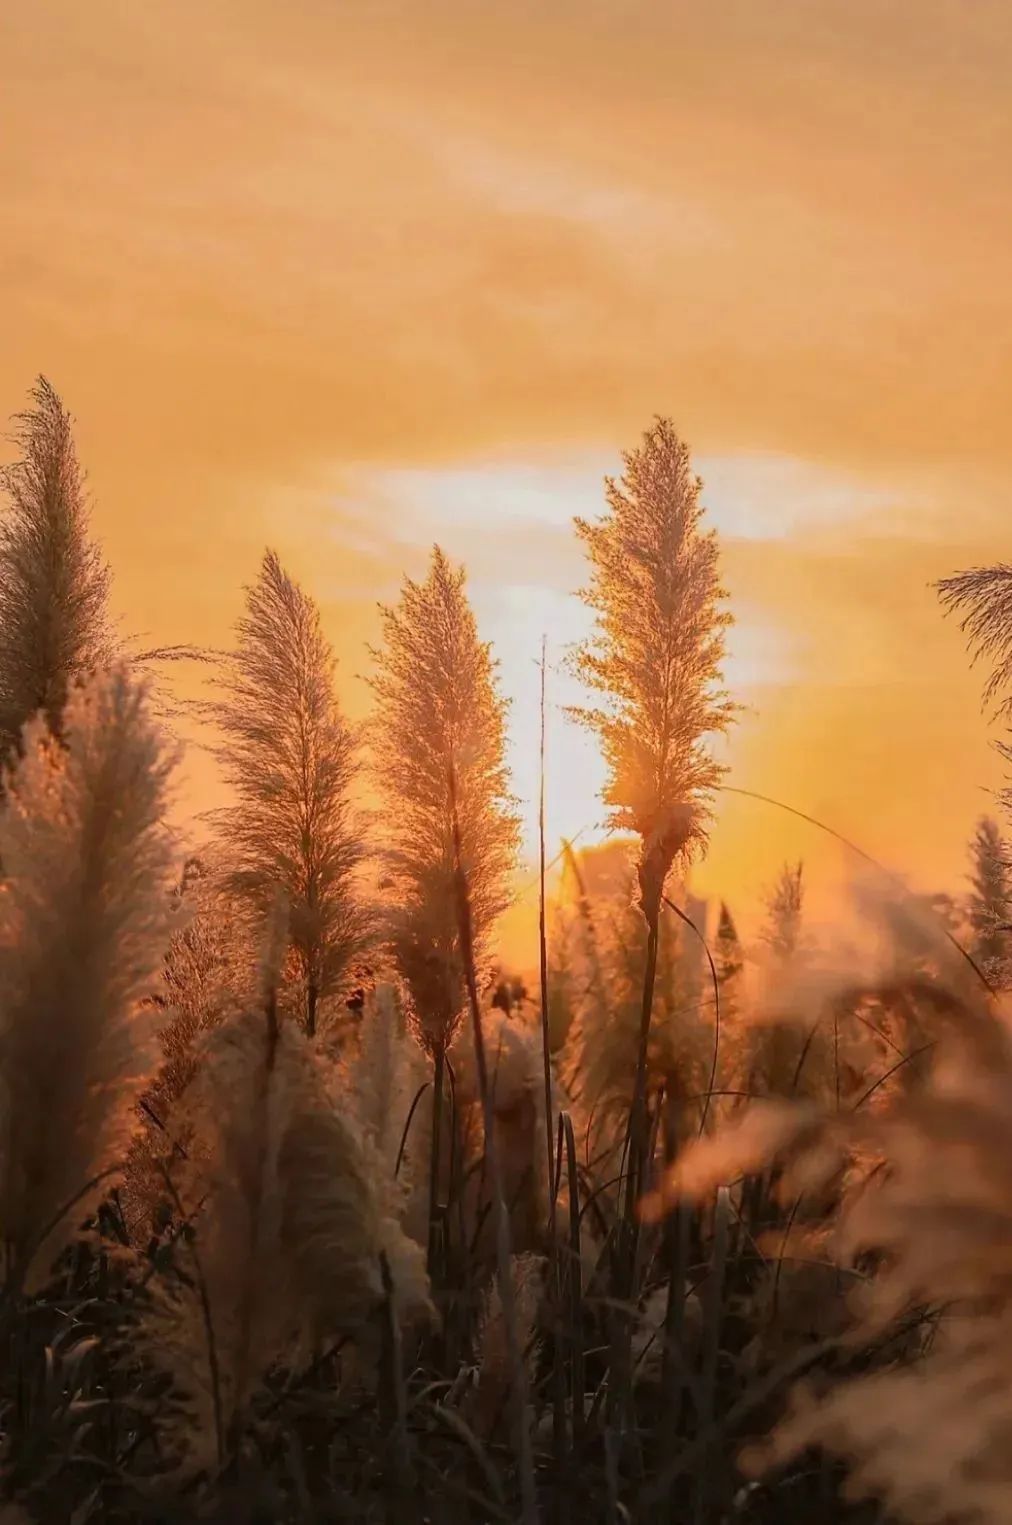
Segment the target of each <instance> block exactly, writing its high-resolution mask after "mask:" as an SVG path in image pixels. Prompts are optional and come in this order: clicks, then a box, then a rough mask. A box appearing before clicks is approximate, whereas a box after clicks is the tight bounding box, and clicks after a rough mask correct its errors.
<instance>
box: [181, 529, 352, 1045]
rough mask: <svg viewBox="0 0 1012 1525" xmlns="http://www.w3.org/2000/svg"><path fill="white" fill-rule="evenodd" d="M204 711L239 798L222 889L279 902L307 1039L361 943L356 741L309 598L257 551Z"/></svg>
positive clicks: (226, 835) (229, 821)
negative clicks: (283, 903) (255, 568)
mask: <svg viewBox="0 0 1012 1525" xmlns="http://www.w3.org/2000/svg"><path fill="white" fill-rule="evenodd" d="M236 629H237V636H238V640H237V644H236V648H235V650H234V651H233V652H232V653H230V654H229V656H228V657H227V658H225V659H224V661H223V665H222V671H221V677H220V687H221V693H222V697H221V698H220V699H218V700H216V701H215V702H213V703H212V704H210V705H208V706H207V713H208V716H209V718H210V719H211V720H212V721H213V722H214V724H215V725H216V726H217V728H218V731H219V733H220V736H221V741H220V743H219V745H218V749H217V751H218V757H219V760H220V762H221V764H222V767H223V771H224V774H225V777H226V779H227V781H228V783H229V784H230V786H231V788H232V791H233V793H234V795H235V798H236V803H235V804H234V805H230V806H227V807H225V808H223V809H221V810H219V811H218V812H216V814H215V818H214V819H215V826H216V830H217V836H218V842H219V844H220V848H221V851H222V855H223V856H224V857H225V858H226V860H227V865H228V866H227V869H226V873H225V876H224V883H225V885H226V886H227V888H228V889H230V890H231V891H232V892H233V893H234V894H235V895H236V896H237V897H239V899H240V900H241V901H242V902H244V903H245V904H246V905H247V906H248V907H249V909H250V911H251V913H252V915H253V917H254V919H255V920H256V921H257V922H258V923H262V921H263V918H264V917H265V915H266V914H267V911H268V908H269V906H270V905H271V903H272V901H273V898H274V896H275V894H276V893H277V892H278V890H281V891H283V893H284V895H285V897H286V900H287V903H288V925H289V953H290V959H291V961H292V963H293V965H294V978H295V985H296V989H297V993H298V996H299V998H300V1001H301V1005H302V1013H303V1016H302V1020H303V1023H304V1026H305V1029H306V1032H307V1033H308V1034H309V1036H310V1037H312V1036H313V1035H314V1034H315V1032H316V1029H317V1025H318V1020H319V1015H320V1010H321V1003H325V1002H326V1001H327V1000H328V999H329V998H330V997H332V996H334V995H335V994H337V993H339V992H340V991H341V990H342V988H343V986H344V984H345V982H346V981H347V980H348V977H349V975H350V973H351V971H352V968H353V966H354V964H355V961H356V959H357V958H358V957H359V956H360V955H361V953H362V950H363V948H364V946H365V943H366V940H367V931H368V928H367V923H366V918H365V913H364V910H363V907H362V905H361V903H360V901H359V898H358V896H357V893H356V885H355V878H356V869H357V867H358V864H359V862H360V860H361V857H362V848H361V843H360V839H359V832H358V826H357V823H356V821H355V818H354V814H353V811H352V807H351V804H350V798H349V796H350V790H351V786H352V782H353V779H354V775H355V745H354V738H353V735H352V732H351V730H350V728H349V726H348V724H347V722H346V721H345V720H344V718H343V716H342V714H341V712H340V709H339V707H338V704H337V700H336V698H335V695H334V687H333V668H334V661H333V656H332V653H331V650H330V647H329V645H328V643H327V641H326V639H325V637H324V634H323V630H322V627H321V623H320V615H319V611H318V609H317V607H316V605H315V604H314V603H313V601H312V599H310V598H309V596H308V595H307V594H306V593H304V592H303V590H302V589H301V588H300V587H299V586H298V585H297V584H296V583H294V582H293V581H292V579H291V578H290V577H289V576H288V575H287V573H286V572H285V571H284V569H283V568H282V566H281V563H280V561H279V560H278V558H277V556H276V555H275V553H274V552H273V551H268V552H266V554H265V555H264V558H263V561H262V563H261V566H260V573H259V576H258V578H257V580H256V582H255V583H254V584H253V585H252V586H251V587H249V588H247V590H246V606H245V610H244V612H243V615H242V617H241V619H240V620H239V622H238V625H237V627H236Z"/></svg>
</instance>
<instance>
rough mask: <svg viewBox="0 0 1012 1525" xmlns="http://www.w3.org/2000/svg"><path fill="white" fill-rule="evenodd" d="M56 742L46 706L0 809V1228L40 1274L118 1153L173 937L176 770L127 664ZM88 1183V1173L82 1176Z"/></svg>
mask: <svg viewBox="0 0 1012 1525" xmlns="http://www.w3.org/2000/svg"><path fill="white" fill-rule="evenodd" d="M64 733H65V741H66V745H65V747H60V746H57V745H56V743H55V742H54V741H53V740H52V738H51V736H50V735H49V733H48V730H47V728H46V725H45V721H44V720H43V719H42V717H39V718H38V719H36V720H35V721H33V722H31V724H30V725H29V726H28V727H27V729H26V732H25V737H24V756H23V758H22V760H21V762H20V764H19V766H18V768H17V770H16V771H15V772H14V774H13V775H12V776H11V779H10V786H9V795H8V800H7V804H6V808H5V810H4V811H3V814H2V815H0V856H2V860H3V864H4V872H5V884H4V894H3V896H2V897H0V1088H2V1093H3V1102H2V1107H0V1119H2V1121H0V1236H2V1239H3V1241H4V1244H5V1246H6V1257H7V1263H6V1274H7V1277H8V1279H9V1280H11V1279H13V1280H14V1281H19V1280H20V1279H21V1278H23V1277H24V1276H25V1275H26V1273H27V1272H28V1271H29V1268H30V1267H31V1268H32V1269H33V1270H36V1271H38V1273H39V1274H42V1273H44V1271H45V1270H46V1268H47V1267H48V1265H49V1264H50V1263H51V1261H52V1258H53V1256H54V1254H55V1253H56V1251H57V1250H58V1249H59V1247H60V1245H61V1244H62V1243H63V1242H64V1241H65V1239H66V1238H67V1236H68V1234H69V1233H71V1232H72V1231H73V1230H74V1228H75V1227H76V1225H77V1224H78V1223H80V1222H81V1221H82V1219H83V1218H84V1217H85V1216H86V1213H87V1210H88V1208H89V1206H90V1205H91V1204H92V1202H93V1201H94V1195H95V1192H94V1189H92V1187H93V1186H95V1187H97V1186H98V1183H99V1182H100V1180H101V1179H102V1178H103V1176H104V1173H105V1172H107V1171H109V1170H110V1169H111V1168H112V1167H114V1166H115V1165H117V1164H118V1163H119V1162H120V1161H121V1160H122V1158H123V1155H124V1152H125V1149H126V1146H127V1144H128V1141H129V1138H130V1135H131V1133H132V1131H133V1126H134V1120H135V1119H134V1102H135V1100H136V1097H137V1094H138V1090H139V1088H140V1087H141V1085H142V1084H143V1083H144V1081H145V1080H146V1079H147V1078H148V1076H149V1074H150V1072H151V1070H152V1068H153V1066H154V1064H155V1063H156V1061H157V1044H156V1041H155V1040H156V1032H155V1028H154V1016H155V1011H154V1008H153V1007H152V1005H151V1003H150V999H149V998H150V996H151V995H152V993H153V992H154V991H155V989H156V988H157V986H158V981H159V978H160V975H161V968H162V960H163V958H164V954H165V949H166V946H167V944H168V940H169V936H170V932H171V922H170V916H171V912H170V905H171V902H170V895H169V882H168V867H169V862H168V855H169V849H168V844H167V840H166V837H165V834H164V830H163V826H162V813H163V808H164V804H165V790H166V783H167V779H168V774H169V770H170V763H169V760H168V759H167V757H166V754H165V751H164V746H163V743H162V740H161V738H160V734H159V732H158V730H157V728H156V727H155V725H154V724H153V722H152V720H151V718H150V717H149V715H148V713H147V711H146V708H145V701H144V695H143V691H142V690H141V689H140V688H139V687H137V686H136V685H135V684H133V683H132V682H131V681H130V679H129V678H128V677H127V675H126V673H125V672H124V671H122V670H121V671H116V672H114V673H113V674H111V675H109V676H105V675H103V676H99V677H97V678H95V679H93V680H92V681H91V683H90V684H89V685H87V686H86V687H82V688H79V689H76V690H75V691H74V692H73V693H72V694H71V696H70V699H69V702H68V705H67V709H66V715H65V727H64ZM89 1183H91V1185H90V1184H89Z"/></svg>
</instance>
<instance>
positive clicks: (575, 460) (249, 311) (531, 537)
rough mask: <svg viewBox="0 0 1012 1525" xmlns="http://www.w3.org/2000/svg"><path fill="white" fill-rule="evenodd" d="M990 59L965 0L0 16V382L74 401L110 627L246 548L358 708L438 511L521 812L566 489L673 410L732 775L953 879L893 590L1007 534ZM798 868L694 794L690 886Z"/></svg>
mask: <svg viewBox="0 0 1012 1525" xmlns="http://www.w3.org/2000/svg"><path fill="white" fill-rule="evenodd" d="M1010 72H1012V10H1010V8H1009V6H1008V4H1007V3H1006V0H972V3H970V0H890V3H888V4H887V3H883V0H789V3H788V0H762V3H758V0H734V3H732V0H713V3H712V4H707V5H700V4H698V3H696V0H694V3H691V4H689V3H681V0H676V3H672V0H665V3H661V0H579V3H577V0H547V3H546V0H539V3H535V0H501V3H499V0H484V3H477V0H400V3H394V0H390V3H384V0H368V3H366V0H341V3H335V0H287V3H285V4H281V3H280V0H270V3H268V0H233V3H226V0H200V3H197V0H173V3H171V4H169V3H167V0H166V3H160V0H152V3H149V4H143V5H142V4H123V3H122V0H88V3H87V4H82V3H80V0H32V4H31V5H15V4H14V3H13V0H0V75H2V88H0V209H2V210H0V219H2V221H0V297H2V299H3V309H2V310H3V314H4V317H3V343H2V345H0V409H2V410H3V411H14V410H15V409H16V408H17V407H19V406H20V405H21V403H22V400H23V397H24V394H25V391H26V389H27V386H28V385H29V383H30V381H31V379H32V377H33V375H34V374H35V372H37V371H38V370H40V369H41V370H44V371H45V372H46V373H47V374H48V375H49V376H50V377H51V379H52V380H53V381H54V382H55V384H56V385H57V386H58V387H59V389H60V390H61V391H62V393H63V394H64V396H65V397H66V399H67V401H68V403H69V405H70V406H71V407H72V409H73V411H74V412H75V414H76V416H77V419H78V426H79V440H80V446H81V452H82V455H83V456H84V458H85V461H86V463H87V465H88V467H89V470H90V474H91V479H92V485H93V489H94V494H95V501H96V525H97V528H98V530H99V532H100V533H101V535H102V537H103V539H104V541H105V543H106V547H107V550H108V553H109V555H110V558H111V560H112V561H113V564H114V567H115V570H116V573H117V584H116V596H117V602H118V607H119V609H120V611H121V612H122V615H123V618H124V622H125V624H126V626H127V627H128V628H130V629H133V630H138V631H144V632H146V633H148V634H149V635H150V636H151V637H152V638H153V639H156V640H159V641H182V640H194V641H208V642H215V643H220V642H222V641H223V640H224V639H225V638H226V635H227V630H228V627H229V625H230V623H231V621H232V620H233V619H234V617H235V614H236V612H237V609H238V603H239V588H240V585H241V583H242V582H243V581H244V580H245V579H247V578H248V577H249V576H250V575H251V574H252V572H253V571H254V569H255V565H256V561H257V558H258V556H259V553H260V550H261V548H262V546H263V544H264V542H265V541H267V540H269V541H270V542H271V543H273V544H274V545H275V546H276V547H277V549H278V550H279V551H280V553H281V554H282V557H283V558H284V559H285V561H286V563H287V564H288V565H289V566H290V568H291V569H292V570H293V572H294V573H295V574H296V575H298V576H299V577H301V578H302V579H303V580H304V581H305V583H306V585H307V587H308V588H309V589H310V591H312V592H313V593H314V594H315V595H316V596H317V597H318V598H319V600H320V602H321V604H322V606H323V608H324V610H325V614H326V619H327V624H328V629H329V631H330V633H331V635H332V636H333V639H334V641H335V645H336V646H337V649H338V651H339V653H340V655H341V658H342V675H343V676H342V685H343V687H344V691H345V694H346V697H347V702H348V703H349V705H350V707H351V708H352V709H353V710H354V711H356V712H357V711H359V710H360V709H361V707H362V702H363V701H362V689H361V685H360V684H359V683H358V682H357V680H356V677H355V675H356V674H357V673H359V672H361V671H362V669H363V666H364V657H363V656H362V655H361V642H362V640H363V638H364V637H367V636H369V635H371V634H372V633H373V631H374V629H375V620H374V613H373V605H374V601H375V599H376V598H377V597H389V596H391V595H392V594H393V593H394V592H395V590H396V583H397V579H398V576H399V573H400V571H401V570H402V569H405V568H406V569H408V570H411V571H418V570H419V569H420V567H421V566H422V564H423V560H424V556H425V554H426V547H427V545H428V544H429V543H430V542H431V540H432V539H433V538H434V536H437V535H438V536H439V538H440V539H441V541H442V542H443V543H444V544H445V547H446V549H447V550H448V551H449V552H450V553H451V555H454V556H456V557H458V558H463V559H464V560H465V561H466V562H467V563H468V565H469V567H470V569H471V574H472V587H473V592H474V597H475V602H476V605H477V607H478V611H479V615H480V617H481V619H482V622H483V625H484V627H485V628H486V630H487V632H488V634H489V635H491V636H494V637H495V638H496V640H497V643H498V644H499V646H500V649H501V654H502V656H503V659H504V681H505V682H506V686H507V688H508V689H509V690H510V692H511V693H512V694H514V696H515V701H516V702H515V714H514V721H515V724H514V737H515V757H516V761H517V777H518V790H519V792H520V793H521V795H522V796H524V797H525V798H527V799H528V800H529V798H530V795H531V793H532V790H533V786H534V775H533V771H532V750H531V744H532V739H533V735H534V727H535V721H536V715H535V712H534V708H533V682H532V672H533V670H532V668H531V666H530V663H531V661H532V659H533V657H534V656H535V655H536V652H537V648H538V645H539V642H540V635H541V630H542V629H543V628H545V627H546V626H547V628H548V630H549V637H550V640H551V642H552V647H553V653H554V654H555V655H556V656H557V655H558V653H559V651H560V649H561V647H562V645H563V643H564V641H565V640H568V639H570V638H572V636H573V635H575V634H578V633H579V629H580V615H579V612H578V610H577V609H575V608H574V607H573V606H572V604H571V603H570V602H569V600H568V598H567V594H568V591H569V590H570V589H572V588H573V587H574V586H575V585H577V584H578V583H579V581H580V577H581V569H580V563H579V555H578V551H577V548H576V547H575V545H574V544H573V541H572V538H571V536H570V535H569V532H568V529H567V522H568V519H569V517H570V515H571V514H572V513H573V512H583V513H592V512H594V510H595V508H596V506H597V504H598V503H599V501H600V490H599V486H598V484H599V480H600V476H601V474H602V472H603V471H605V470H608V469H613V468H614V467H615V465H616V464H617V452H618V450H619V449H620V448H621V447H622V446H623V445H627V444H632V443H634V442H635V440H636V437H637V435H638V433H639V431H640V430H641V429H642V428H643V427H644V426H645V425H646V424H647V423H648V422H649V420H650V417H651V416H652V414H654V413H655V412H665V413H669V414H670V415H671V416H672V417H674V419H675V420H676V422H677V424H678V426H679V428H680V429H681V431H682V432H683V433H684V435H685V436H686V438H687V439H688V440H689V441H690V443H691V444H692V446H693V449H694V451H695V453H696V455H697V457H698V458H699V461H700V466H701V469H702V471H703V474H704V476H705V478H706V480H707V495H706V496H707V501H708V503H709V504H710V506H711V508H712V511H713V516H714V522H716V523H717V524H718V526H719V527H720V528H721V530H722V532H723V533H724V535H725V537H726V557H725V567H726V578H727V582H728V586H729V587H730V589H731V591H732V593H733V595H734V599H735V608H736V611H737V613H738V617H739V624H738V627H737V629H736V631H735V632H734V635H733V639H732V660H731V663H730V667H729V677H730V678H731V680H732V682H733V684H734V686H735V688H736V689H737V690H738V691H739V695H740V697H742V698H743V699H744V700H745V701H746V702H747V703H748V704H750V705H751V706H752V707H753V708H752V711H751V712H750V713H749V715H748V716H747V717H746V718H745V720H744V722H743V724H742V725H741V727H740V729H739V734H738V736H737V738H736V740H735V742H734V743H733V745H732V748H731V751H730V754H729V756H730V761H731V763H732V768H733V780H732V781H734V782H737V783H740V784H741V785H743V786H745V787H751V788H758V789H760V790H764V791H768V792H771V793H774V794H777V795H779V796H780V797H782V798H785V799H788V800H790V801H791V802H793V803H795V804H797V805H799V806H800V807H801V808H803V809H806V810H809V811H813V812H815V813H816V814H822V815H824V816H825V817H826V818H827V819H829V820H831V821H832V822H833V823H834V824H835V825H837V826H838V827H840V828H841V829H843V830H845V831H848V832H851V833H853V834H854V835H855V836H856V837H857V838H858V839H859V840H860V841H861V842H862V843H863V844H865V845H866V846H867V847H869V848H870V849H871V850H872V851H874V852H877V853H879V854H880V855H881V856H883V857H885V858H887V859H888V860H889V861H890V862H891V863H893V864H895V865H896V866H897V867H900V868H903V869H905V870H909V872H910V873H911V875H912V877H913V878H914V880H915V881H917V882H919V883H923V884H926V885H927V884H932V885H933V884H934V883H935V882H936V881H939V882H941V881H945V882H952V881H953V880H954V879H955V877H956V876H957V875H958V874H959V873H961V871H962V861H961V855H962V844H963V842H964V840H965V838H966V836H967V834H968V831H969V829H970V825H971V823H972V819H973V816H974V815H975V814H976V813H977V812H978V810H979V809H980V808H981V806H982V805H983V804H984V803H986V798H985V796H984V794H983V793H982V790H983V789H984V788H986V787H988V786H993V785H994V784H995V783H996V782H997V780H998V776H999V772H998V766H997V762H996V760H995V759H994V757H993V755H992V754H991V753H990V752H989V749H988V737H987V732H986V728H985V726H984V724H983V721H982V720H981V717H980V714H979V709H978V703H977V696H978V683H977V679H976V677H975V676H972V675H969V674H968V673H967V671H966V664H965V659H964V656H963V653H962V648H961V642H960V639H959V636H958V632H957V631H956V630H955V628H954V627H953V626H952V625H951V624H950V623H947V622H943V620H942V619H941V617H940V615H939V612H938V609H937V605H936V603H935V600H934V596H933V594H932V593H931V591H930V589H929V587H928V584H929V583H930V582H931V580H932V579H934V578H936V577H938V576H939V575H944V574H945V573H947V572H949V571H951V570H953V569H955V568H957V567H959V566H963V565H966V564H967V563H969V562H973V561H976V560H979V559H983V558H995V557H1007V556H1008V554H1009V547H1008V543H1007V539H1006V537H1005V535H1004V534H1003V516H1004V514H1005V513H1006V504H1007V501H1008V496H1009V491H1010V487H1012V480H1010V479H1012V430H1010V428H1009V423H1008V421H1009V418H1010V417H1012V282H1010V281H1009V279H1008V262H1009V253H1008V251H1009V249H1010V247H1012V185H1010V178H1009V174H1008V165H1009V164H1010V163H1012V111H1010V109H1009V105H1008V79H1009V77H1010ZM556 695H557V697H558V698H559V699H562V698H565V697H567V696H568V695H567V692H566V690H565V687H564V685H563V684H562V682H561V680H557V683H556ZM552 747H553V752H554V755H555V759H556V768H555V789H554V802H553V826H554V828H555V829H556V830H557V831H562V830H565V831H575V830H577V829H578V828H579V826H580V825H581V824H583V823H584V822H586V821H592V820H593V819H594V809H595V807H594V805H593V790H594V786H595V783H596V780H597V773H596V770H595V765H594V761H593V758H592V757H591V756H590V755H589V754H588V753H587V752H586V749H585V748H582V743H581V742H580V741H579V740H578V739H574V738H572V737H571V736H569V735H568V734H566V733H565V732H564V730H563V727H562V724H561V721H559V720H557V719H556V718H553V729H552ZM581 748H582V750H581ZM806 833H807V834H806ZM812 851H814V844H813V840H812V836H811V833H810V832H807V828H801V827H795V826H793V825H791V824H790V823H789V822H788V821H787V820H786V819H785V818H780V817H776V816H774V815H773V814H772V813H770V812H769V811H766V810H765V809H764V808H763V807H759V806H757V805H746V804H745V803H744V802H742V801H735V802H733V803H729V804H728V806H727V809H726V811H725V813H724V815H723V818H722V821H721V823H720V826H719V828H718V831H717V834H716V836H715V840H714V851H713V858H712V861H711V865H710V867H709V869H708V871H707V874H706V875H704V879H705V880H706V882H708V883H717V882H720V883H721V884H733V885H734V887H735V888H736V890H740V892H741V893H742V894H746V893H752V892H753V891H754V889H755V888H756V886H757V885H758V884H759V883H761V882H762V880H763V879H765V878H768V877H769V875H770V874H771V873H772V871H773V870H774V868H775V866H776V862H777V860H778V859H779V858H780V857H782V856H784V855H785V854H786V853H793V854H797V853H799V852H805V853H811V852H812Z"/></svg>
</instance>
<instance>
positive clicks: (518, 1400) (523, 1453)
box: [449, 761, 539, 1525]
mask: <svg viewBox="0 0 1012 1525" xmlns="http://www.w3.org/2000/svg"><path fill="white" fill-rule="evenodd" d="M449 785H450V809H451V815H452V821H453V854H454V878H455V880H456V888H457V917H458V923H459V928H460V950H461V955H462V959H463V964H464V978H465V982H466V985H467V999H468V1006H469V1008H470V1013H471V1032H472V1037H473V1040H474V1062H475V1069H476V1070H477V1073H478V1092H479V1095H480V1098H481V1108H482V1120H483V1123H484V1130H485V1159H486V1162H487V1165H488V1175H489V1180H490V1183H491V1187H492V1201H493V1209H494V1212H495V1218H496V1235H495V1241H496V1262H497V1266H496V1269H497V1273H498V1278H499V1297H500V1300H501V1303H502V1311H503V1323H504V1324H505V1327H506V1342H507V1348H508V1351H509V1358H510V1366H511V1368H512V1373H511V1375H512V1399H513V1404H512V1407H513V1420H514V1445H515V1447H516V1456H517V1462H518V1465H519V1470H520V1493H521V1519H522V1522H523V1525H537V1522H538V1519H539V1514H538V1501H537V1492H536V1489H535V1483H534V1452H533V1448H532V1446H531V1436H530V1431H529V1429H528V1427H527V1373H526V1371H525V1369H524V1351H523V1348H522V1346H521V1344H520V1339H519V1337H518V1334H517V1321H516V1300H515V1298H514V1295H513V1276H512V1268H511V1263H510V1226H509V1215H508V1213H507V1211H506V1203H505V1200H504V1198H503V1191H502V1172H501V1170H500V1167H499V1154H498V1149H497V1147H496V1132H495V1109H494V1106H493V1102H492V1090H491V1087H490V1085H489V1078H488V1057H487V1054H486V1052H485V1034H484V1031H483V1029H482V1022H481V1008H480V1006H479V1003H478V977H477V973H476V970H475V962H474V938H473V933H472V928H471V902H470V896H469V894H468V888H467V873H466V871H465V868H464V861H463V852H462V848H461V838H460V813H459V811H458V809H457V781H456V773H455V770H454V766H453V763H452V761H451V763H450V776H449Z"/></svg>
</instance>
